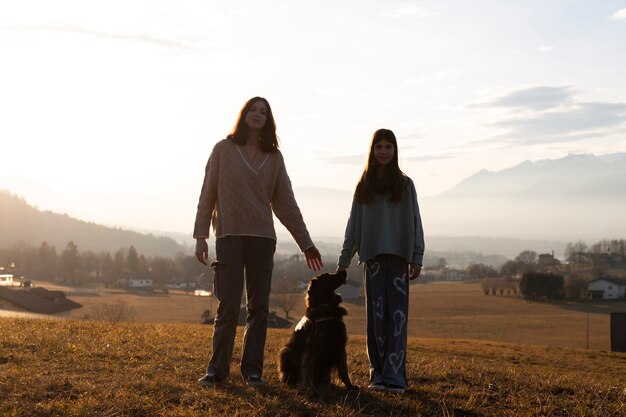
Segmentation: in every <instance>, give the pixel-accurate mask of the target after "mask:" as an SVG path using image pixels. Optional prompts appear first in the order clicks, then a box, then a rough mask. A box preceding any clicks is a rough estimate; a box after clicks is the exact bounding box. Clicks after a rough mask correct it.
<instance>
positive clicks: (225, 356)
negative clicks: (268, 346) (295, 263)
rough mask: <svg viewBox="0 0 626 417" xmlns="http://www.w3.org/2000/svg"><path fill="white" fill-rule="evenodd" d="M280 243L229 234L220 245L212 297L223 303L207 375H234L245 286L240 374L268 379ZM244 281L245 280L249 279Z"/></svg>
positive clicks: (215, 327) (217, 248) (219, 305)
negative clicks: (270, 318)
mask: <svg viewBox="0 0 626 417" xmlns="http://www.w3.org/2000/svg"><path fill="white" fill-rule="evenodd" d="M275 250H276V242H275V241H274V240H272V239H269V238H265V237H255V236H225V237H221V238H218V239H217V240H216V242H215V252H216V254H217V261H216V262H215V263H214V268H215V275H214V278H213V293H214V294H215V297H216V298H217V300H218V302H219V304H218V306H217V313H216V315H215V323H214V328H213V343H212V346H213V351H212V353H211V359H210V360H209V366H208V367H207V373H208V374H214V375H217V376H218V377H220V378H222V379H225V378H226V377H227V376H228V374H229V373H230V361H231V359H232V356H233V346H234V344H235V334H236V331H237V322H238V319H239V310H240V308H241V294H242V292H243V287H244V283H245V286H246V313H247V314H246V328H245V331H244V335H243V348H242V354H241V375H242V376H243V377H244V378H245V377H246V376H248V375H250V374H255V373H256V374H258V375H259V376H262V375H263V358H264V353H265V338H266V335H267V316H268V311H269V296H270V287H271V282H272V268H273V267H274V252H275ZM244 277H245V278H244Z"/></svg>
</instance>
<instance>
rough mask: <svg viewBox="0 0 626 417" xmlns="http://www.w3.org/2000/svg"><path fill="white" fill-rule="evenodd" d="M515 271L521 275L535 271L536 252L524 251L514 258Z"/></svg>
mask: <svg viewBox="0 0 626 417" xmlns="http://www.w3.org/2000/svg"><path fill="white" fill-rule="evenodd" d="M515 262H517V271H518V272H521V273H522V274H527V273H529V272H534V271H535V270H536V269H537V252H535V251H532V250H525V251H523V252H520V254H519V255H517V256H516V257H515Z"/></svg>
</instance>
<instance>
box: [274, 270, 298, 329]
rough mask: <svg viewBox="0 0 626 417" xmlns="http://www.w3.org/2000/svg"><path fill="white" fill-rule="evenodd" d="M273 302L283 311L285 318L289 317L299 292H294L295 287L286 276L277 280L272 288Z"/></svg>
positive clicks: (295, 290)
mask: <svg viewBox="0 0 626 417" xmlns="http://www.w3.org/2000/svg"><path fill="white" fill-rule="evenodd" d="M273 292H274V294H273V295H272V302H273V304H274V305H275V306H276V307H277V308H279V309H281V310H282V311H283V312H284V313H285V318H287V319H289V312H290V311H291V310H293V309H294V307H295V306H296V304H297V303H298V299H300V297H301V295H300V294H297V293H296V294H294V292H297V289H296V288H294V285H293V284H292V282H290V280H289V279H288V278H287V277H283V278H282V279H280V280H278V282H277V283H276V285H275V286H274V290H273Z"/></svg>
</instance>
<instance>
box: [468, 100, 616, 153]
mask: <svg viewBox="0 0 626 417" xmlns="http://www.w3.org/2000/svg"><path fill="white" fill-rule="evenodd" d="M625 123H626V103H576V104H574V105H572V106H571V107H570V108H568V109H565V110H559V111H546V112H539V113H536V114H534V115H531V116H529V117H517V118H509V119H505V120H501V121H498V122H495V123H492V124H491V125H490V126H493V127H497V128H501V129H506V130H508V132H507V133H505V134H502V135H498V136H496V137H493V138H489V139H486V140H482V141H480V142H482V143H492V144H495V143H498V144H501V145H511V146H516V145H536V144H548V143H550V144H552V143H561V142H572V141H577V140H583V139H589V138H597V137H604V136H609V135H611V134H614V133H617V132H620V131H623V127H622V125H624V124H625Z"/></svg>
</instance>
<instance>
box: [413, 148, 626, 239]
mask: <svg viewBox="0 0 626 417" xmlns="http://www.w3.org/2000/svg"><path fill="white" fill-rule="evenodd" d="M422 206H423V209H424V211H425V215H426V218H427V219H429V221H430V222H431V227H432V228H433V230H437V231H438V233H441V234H447V235H450V234H454V233H455V231H457V230H465V231H466V233H468V234H473V235H478V236H516V237H524V238H544V239H561V240H563V239H575V238H583V239H596V238H602V237H617V236H624V235H626V216H624V208H625V207H626V153H616V154H611V155H604V156H596V155H568V156H566V157H564V158H561V159H555V160H550V159H545V160H540V161H536V162H531V161H525V162H523V163H521V164H519V165H516V166H514V167H512V168H509V169H505V170H502V171H497V172H490V171H486V170H483V171H480V172H478V173H476V174H474V175H472V176H471V177H469V178H467V179H466V180H464V181H462V182H461V183H459V184H458V185H456V186H455V187H453V188H451V189H450V190H448V191H446V192H444V193H442V194H440V195H438V196H436V197H431V198H427V199H424V200H423V204H422Z"/></svg>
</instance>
